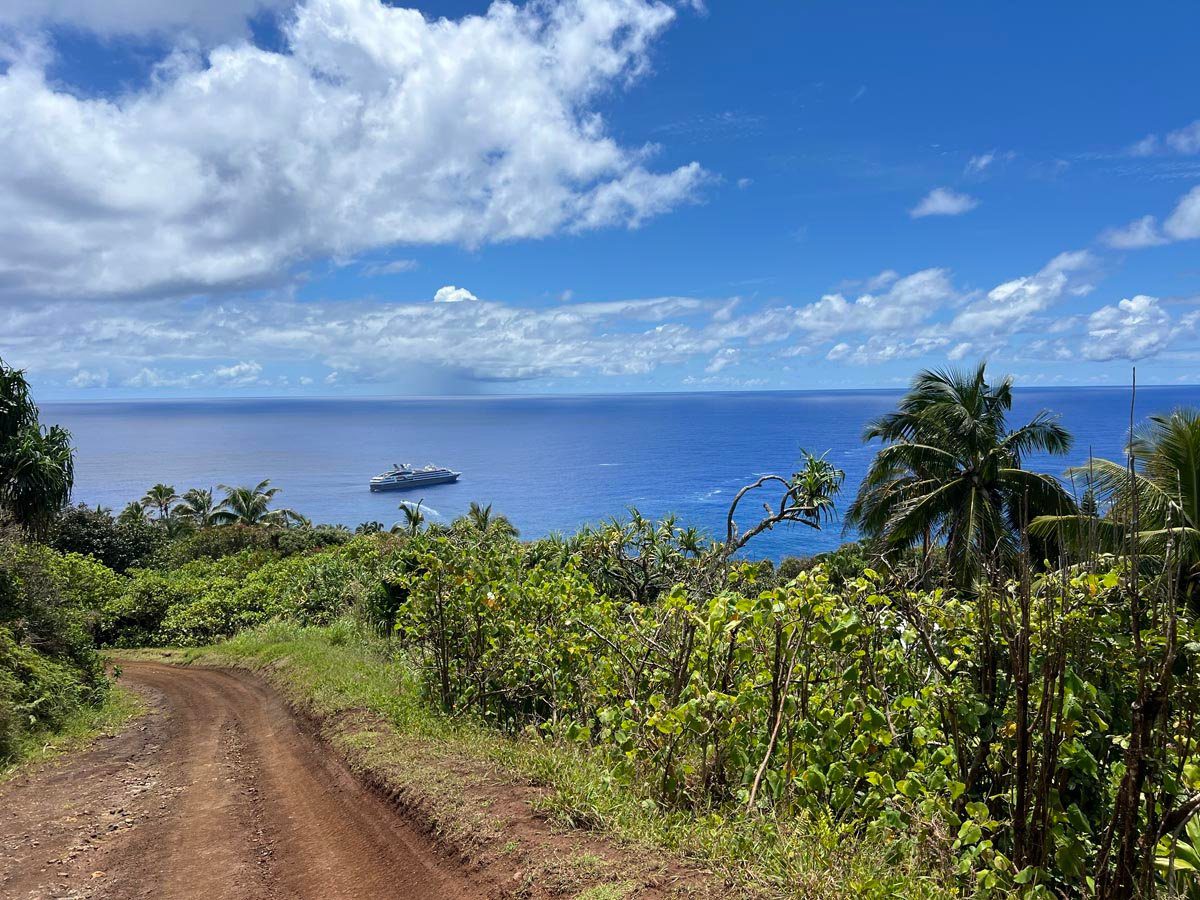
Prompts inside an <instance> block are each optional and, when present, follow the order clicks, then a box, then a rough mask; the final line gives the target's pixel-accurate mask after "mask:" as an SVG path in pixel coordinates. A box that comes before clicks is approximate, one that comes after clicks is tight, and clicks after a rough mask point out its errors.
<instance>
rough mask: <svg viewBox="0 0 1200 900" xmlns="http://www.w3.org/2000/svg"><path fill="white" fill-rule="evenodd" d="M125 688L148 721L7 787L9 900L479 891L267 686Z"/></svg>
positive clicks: (2, 833) (436, 895)
mask: <svg viewBox="0 0 1200 900" xmlns="http://www.w3.org/2000/svg"><path fill="white" fill-rule="evenodd" d="M123 683H125V684H127V685H128V686H130V687H133V688H134V689H135V690H137V691H138V692H139V693H141V694H142V695H143V696H144V697H145V698H146V701H147V702H148V704H149V705H150V708H151V713H150V715H148V716H147V717H145V718H143V719H142V720H140V721H139V722H138V723H135V724H134V725H133V726H132V727H130V728H128V729H126V730H125V731H124V732H122V733H121V734H119V735H116V736H115V737H110V738H106V739H103V740H101V741H100V742H99V743H98V744H97V745H96V746H95V747H93V748H92V749H90V750H88V751H86V752H84V753H81V754H78V755H76V756H73V757H68V758H67V759H65V760H63V761H60V762H57V763H54V764H51V765H50V766H47V767H44V768H41V769H35V770H34V771H33V772H32V773H30V774H29V775H25V776H21V777H20V778H17V779H15V780H14V781H12V782H10V783H9V784H6V785H3V786H0V854H2V858H0V896H2V897H4V898H13V900H17V898H34V897H38V898H41V897H61V898H92V897H95V898H114V900H127V898H150V897H153V898H161V900H182V898H203V900H242V898H255V900H258V898H264V900H265V898H280V900H283V898H313V900H318V898H319V900H335V898H347V900H349V898H354V900H370V898H381V897H398V898H405V900H425V898H429V900H451V898H453V900H459V898H473V897H480V896H483V892H482V891H481V890H479V889H477V888H475V887H473V886H472V885H471V884H470V883H469V882H468V881H467V880H466V879H465V878H464V877H463V876H462V875H461V874H460V873H459V872H458V871H456V869H455V868H454V866H453V865H452V864H450V863H448V862H446V861H445V860H443V859H442V858H440V857H439V856H438V854H437V853H436V852H435V851H434V849H433V848H432V847H431V845H430V843H429V841H428V840H427V839H426V838H425V837H424V836H423V835H421V834H420V833H419V832H417V831H416V830H414V829H413V828H412V827H410V826H408V825H407V824H406V823H405V822H404V820H403V819H402V818H401V817H400V816H399V815H397V814H396V812H395V811H394V810H393V809H392V808H391V807H390V806H388V805H387V804H386V803H385V802H384V801H383V800H381V799H380V798H378V797H376V796H375V795H374V794H372V793H370V792H369V791H367V790H365V789H364V788H362V787H361V786H360V785H359V784H358V782H357V781H355V780H354V778H353V777H352V776H351V775H350V774H349V773H348V772H347V771H346V770H345V768H344V767H343V766H342V765H341V764H340V763H339V762H338V761H337V760H336V759H335V758H334V757H333V756H332V754H331V753H329V751H328V750H326V749H324V748H322V747H321V746H320V745H319V744H318V743H317V742H316V741H315V740H314V739H313V738H311V737H310V736H309V735H308V734H306V733H305V732H304V731H303V730H302V729H301V727H300V726H299V725H298V723H297V722H296V720H295V719H294V718H293V717H292V716H291V714H290V713H289V712H288V710H287V708H286V707H285V705H284V704H283V702H282V701H281V700H280V699H279V697H278V696H277V695H276V694H275V693H274V692H272V691H271V690H270V689H269V688H268V687H267V686H266V685H265V684H263V683H262V682H261V681H259V680H258V679H256V678H253V677H251V676H248V675H242V674H240V673H230V672H224V671H216V670H209V669H188V668H176V667H172V666H166V665H160V664H156V663H128V664H126V665H125V671H124V678H123Z"/></svg>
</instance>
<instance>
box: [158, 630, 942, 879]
mask: <svg viewBox="0 0 1200 900" xmlns="http://www.w3.org/2000/svg"><path fill="white" fill-rule="evenodd" d="M169 658H171V659H173V660H174V661H177V662H197V663H201V664H207V665H232V666H240V667H246V668H250V669H255V670H259V671H262V672H263V673H264V674H266V675H267V677H269V678H270V680H271V681H272V682H273V683H274V684H275V685H276V686H277V687H278V688H279V689H281V690H282V691H283V692H284V693H285V694H287V695H289V696H290V697H291V698H292V699H293V700H294V701H298V702H299V703H301V704H302V705H305V704H306V705H309V706H311V708H312V709H313V710H315V711H316V712H317V713H318V714H320V715H322V716H324V717H331V716H332V717H336V716H339V715H347V714H359V715H361V713H362V712H363V711H366V712H368V713H371V714H374V715H376V716H378V717H381V718H382V719H384V720H386V721H387V723H389V724H390V725H391V726H392V730H393V731H394V732H395V735H396V738H395V739H393V738H392V737H391V736H389V737H388V739H387V746H386V749H383V750H380V749H379V748H380V740H379V738H378V735H377V734H376V733H375V732H373V731H372V729H371V728H370V727H368V728H365V729H359V730H357V731H350V732H347V733H346V735H345V736H344V737H343V738H342V740H343V742H344V744H345V748H346V749H348V750H350V751H352V752H357V753H358V754H359V756H360V759H362V760H364V761H365V762H366V764H367V765H368V766H370V767H373V768H378V769H381V770H383V771H389V770H390V771H392V772H393V773H396V774H397V775H398V777H400V778H401V779H402V781H404V782H406V783H407V784H408V785H409V786H415V787H417V788H418V789H419V790H423V791H425V792H427V793H428V794H429V795H430V796H434V797H438V798H441V800H440V802H441V803H442V804H443V806H445V805H450V806H453V803H454V800H453V798H454V797H455V796H456V794H458V793H461V792H456V791H455V790H454V787H455V786H456V784H462V783H463V780H464V779H470V778H478V777H480V775H479V772H478V768H479V767H478V766H474V767H472V766H471V765H470V764H469V763H470V762H472V761H484V762H485V763H487V764H488V767H489V768H490V769H491V770H492V771H493V772H498V773H500V776H499V777H500V778H508V779H510V780H511V779H514V778H515V779H521V780H527V781H531V782H533V783H535V784H538V785H543V786H545V787H547V788H549V790H548V792H547V793H546V796H545V799H544V800H543V801H541V806H542V811H543V812H545V813H547V814H548V815H549V816H550V817H551V818H552V819H553V820H554V821H555V822H556V823H557V824H559V825H561V826H576V827H584V828H588V829H591V830H594V831H598V832H603V833H605V834H607V835H609V836H610V837H611V838H614V839H616V840H617V841H618V842H619V843H624V844H630V845H634V846H642V847H649V848H656V849H661V850H665V851H669V852H670V853H671V854H673V855H676V856H679V857H684V858H686V859H688V860H690V861H692V862H693V863H696V864H699V866H701V867H703V868H705V869H709V870H712V871H714V872H716V873H717V874H718V875H719V876H723V877H724V878H725V879H726V880H727V881H728V882H729V883H732V884H735V885H739V886H741V887H742V888H744V889H746V890H748V891H749V892H752V893H758V894H766V895H771V896H777V897H785V896H786V897H804V898H830V900H835V898H836V900H842V898H852V897H853V898H858V897H905V898H914V900H920V898H931V900H932V898H942V897H950V896H953V895H954V892H953V890H952V886H951V885H950V884H948V883H945V882H942V881H940V880H938V879H935V878H933V877H931V876H928V875H926V874H922V872H923V867H922V866H921V865H920V864H919V863H918V860H917V850H916V849H915V846H916V841H915V840H914V841H907V840H903V839H901V840H896V839H894V838H893V839H892V840H890V841H888V842H887V843H886V844H883V843H872V842H870V841H867V840H865V839H863V838H861V837H858V836H855V835H851V834H848V833H847V832H846V831H845V830H844V829H841V828H839V827H838V826H837V825H835V824H834V823H830V822H824V821H813V820H811V819H802V818H786V819H785V818H777V817H771V816H764V815H761V814H758V813H752V814H746V813H742V812H741V811H729V810H723V811H721V812H720V813H718V812H708V813H704V814H697V813H694V812H687V811H678V810H674V811H673V810H669V809H665V808H661V807H660V806H659V805H658V804H656V803H655V801H654V799H653V797H652V796H651V794H650V792H649V790H648V789H646V787H645V786H642V785H638V784H636V783H630V782H629V780H627V779H624V778H622V777H621V776H619V775H618V773H617V772H616V771H615V770H614V769H613V768H612V767H611V766H610V765H609V764H608V763H607V761H606V760H605V759H603V758H602V756H601V754H598V753H591V752H588V751H587V750H586V749H585V748H582V747H580V746H578V745H564V744H560V743H556V742H551V741H547V740H544V739H541V738H540V737H538V736H536V735H524V736H520V737H516V738H511V737H506V736H504V735H501V734H500V733H498V732H497V731H495V730H493V729H491V728H488V727H486V726H485V725H481V724H478V723H474V722H471V721H464V720H461V719H451V718H449V717H446V716H444V715H442V714H440V713H439V712H437V711H435V710H433V709H431V708H430V707H429V706H428V705H427V704H426V703H425V702H424V701H423V699H422V697H421V692H420V689H419V683H418V681H417V676H416V673H414V671H413V669H412V668H411V666H410V665H409V664H407V663H406V662H405V661H404V660H403V659H400V658H397V657H396V656H394V655H391V654H388V653H387V652H386V647H385V646H384V645H383V644H382V642H379V641H377V640H373V639H371V638H369V637H367V636H365V635H363V634H362V633H360V632H358V631H357V630H356V629H355V628H354V626H352V625H349V624H345V623H339V624H337V625H334V626H331V627H329V628H302V627H299V626H295V625H289V624H282V623H275V624H271V625H268V626H265V627H263V628H260V629H256V630H252V631H248V632H243V633H242V634H240V635H238V636H237V637H235V638H233V639H232V640H230V641H227V642H225V643H222V644H218V645H216V646H214V647H207V648H198V649H192V650H181V651H174V652H172V653H171V654H170V657H169ZM377 730H378V729H377V728H376V729H375V731H377ZM441 812H442V814H444V817H445V820H444V821H443V822H441V823H439V824H440V827H443V828H445V829H447V830H451V831H457V832H458V833H459V836H460V837H462V838H464V839H467V840H474V841H477V842H478V841H488V840H490V841H493V842H494V845H495V846H496V847H501V845H504V846H510V845H511V842H510V844H509V845H505V840H506V838H507V836H506V835H505V834H504V832H503V823H497V822H494V821H489V820H488V819H487V817H486V814H485V813H481V812H480V811H479V810H465V809H459V810H455V809H453V808H449V809H446V808H443V809H442V811H441ZM456 817H457V825H455V820H456ZM502 852H503V851H502ZM585 863H587V860H586V859H584V858H582V857H580V858H577V859H576V860H575V861H574V862H573V863H572V864H571V865H572V866H573V867H576V868H578V867H579V866H583V865H584V864H585ZM591 874H593V875H595V874H596V873H591ZM620 879H621V874H620V873H612V874H609V875H608V877H607V878H605V879H604V880H605V882H607V883H606V884H601V885H598V886H596V887H593V888H590V889H589V891H587V892H585V894H584V895H582V896H585V897H587V898H588V900H619V898H620V897H622V896H624V893H623V892H626V885H625V884H624V882H623V881H621V880H620Z"/></svg>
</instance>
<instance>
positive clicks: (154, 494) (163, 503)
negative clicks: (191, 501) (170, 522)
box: [142, 482, 179, 522]
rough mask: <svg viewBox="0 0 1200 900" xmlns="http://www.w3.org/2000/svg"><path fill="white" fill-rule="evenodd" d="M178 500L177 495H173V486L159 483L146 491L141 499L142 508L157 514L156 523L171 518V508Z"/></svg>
mask: <svg viewBox="0 0 1200 900" xmlns="http://www.w3.org/2000/svg"><path fill="white" fill-rule="evenodd" d="M178 499H179V495H178V494H177V493H175V487H174V485H169V484H162V483H161V482H160V483H159V484H156V485H155V486H154V487H152V488H150V490H148V491H146V495H145V496H144V497H142V506H144V507H145V508H146V509H152V510H154V511H155V512H156V513H158V516H157V518H158V521H160V522H165V521H167V519H169V518H170V517H171V507H172V506H174V504H175V501H176V500H178Z"/></svg>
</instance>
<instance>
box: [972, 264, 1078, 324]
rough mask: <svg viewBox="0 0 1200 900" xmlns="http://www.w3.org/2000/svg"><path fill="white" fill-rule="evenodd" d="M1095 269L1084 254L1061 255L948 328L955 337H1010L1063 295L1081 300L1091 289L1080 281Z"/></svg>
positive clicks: (997, 292) (974, 306) (979, 302)
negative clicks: (1008, 335) (1007, 335)
mask: <svg viewBox="0 0 1200 900" xmlns="http://www.w3.org/2000/svg"><path fill="white" fill-rule="evenodd" d="M1094 265H1095V259H1094V257H1092V255H1091V254H1090V253H1088V252H1087V251H1086V250H1080V251H1075V252H1071V253H1060V254H1059V255H1058V256H1056V257H1054V259H1052V260H1050V262H1049V263H1047V264H1046V266H1045V267H1043V268H1042V270H1041V271H1040V272H1038V273H1037V274H1036V275H1026V276H1023V277H1021V278H1014V279H1013V280H1011V281H1006V282H1004V283H1003V284H1000V285H997V286H996V287H994V288H992V289H991V290H990V291H988V294H987V296H986V297H985V298H983V299H981V300H977V301H975V302H974V303H971V304H970V305H968V306H967V307H966V308H965V309H963V310H962V312H960V313H959V314H958V315H957V316H955V317H954V319H953V321H952V322H951V323H950V325H949V330H950V331H951V332H952V333H954V334H959V335H964V336H986V335H997V334H1011V333H1012V332H1013V331H1015V330H1017V329H1018V328H1021V327H1022V326H1024V325H1026V324H1028V323H1029V321H1030V320H1031V319H1032V318H1033V317H1034V316H1036V315H1037V314H1039V313H1041V312H1043V311H1045V310H1046V309H1048V308H1049V307H1050V306H1051V305H1052V304H1053V303H1055V302H1057V301H1058V300H1060V299H1061V298H1062V297H1063V296H1064V295H1067V294H1070V295H1072V296H1082V295H1083V294H1086V293H1087V292H1088V291H1089V290H1090V288H1091V286H1090V284H1089V283H1087V282H1086V281H1083V280H1081V277H1082V276H1083V275H1085V274H1086V273H1087V271H1088V270H1090V269H1091V268H1092V267H1094Z"/></svg>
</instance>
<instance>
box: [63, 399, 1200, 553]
mask: <svg viewBox="0 0 1200 900" xmlns="http://www.w3.org/2000/svg"><path fill="white" fill-rule="evenodd" d="M899 396H900V392H898V391H832V392H770V393H766V392H764V393H720V394H716V393H714V394H656V395H645V394H640V395H622V396H591V397H475V398H468V399H431V400H241V399H238V400H190V401H141V402H121V403H115V402H114V403H108V402H105V403H46V404H43V405H42V419H43V421H44V422H47V423H58V424H62V425H65V426H66V427H67V428H69V429H70V430H71V432H72V434H73V435H74V439H75V444H76V446H77V448H78V453H77V461H76V489H75V500H77V501H84V502H86V503H89V504H97V503H99V504H103V505H105V506H110V507H113V508H114V509H118V510H119V509H120V508H121V507H122V506H124V505H125V504H126V503H128V502H129V501H130V500H133V499H136V498H138V497H140V496H141V495H142V494H143V493H144V492H145V490H146V489H147V488H148V487H149V486H150V485H152V484H154V483H155V482H159V481H163V482H166V483H168V484H172V485H174V486H175V487H176V489H178V490H179V492H180V493H182V492H183V491H184V490H186V489H187V488H189V487H210V486H211V487H214V488H215V486H216V485H218V484H221V483H224V484H254V483H256V482H258V481H260V480H261V479H263V478H270V479H271V481H272V483H273V484H276V485H278V486H280V487H281V488H283V492H282V494H281V495H280V502H281V503H282V504H283V505H287V506H290V507H292V508H294V509H296V510H298V511H300V512H302V513H304V514H305V515H307V516H309V517H310V518H311V519H313V520H314V521H317V522H330V523H341V524H345V525H350V526H354V525H357V524H358V523H360V522H363V521H369V520H378V521H381V522H383V523H385V524H386V525H388V526H390V525H391V524H392V523H393V522H395V521H396V520H397V519H398V518H399V513H398V510H397V504H398V502H399V501H400V499H401V498H404V499H409V500H412V501H416V500H418V499H423V500H424V507H425V509H426V511H427V513H428V514H429V516H430V517H431V518H433V519H446V520H448V519H452V518H454V517H455V516H457V515H460V514H461V513H463V512H464V511H465V510H466V508H467V505H468V503H469V502H470V501H472V500H478V501H480V502H483V503H492V504H493V505H494V508H495V510H496V511H497V512H502V513H504V514H505V515H507V516H508V517H509V518H510V519H512V520H513V522H514V523H515V524H516V525H517V526H518V527H519V528H520V530H521V534H522V536H523V537H528V538H534V537H539V536H542V535H545V534H547V533H549V532H552V531H559V532H563V533H569V532H572V531H574V530H575V529H577V528H578V527H579V526H580V525H583V524H585V523H589V522H593V523H594V522H599V521H601V520H604V519H607V518H611V517H613V516H620V515H622V514H623V512H624V511H625V509H626V508H627V507H630V506H636V507H637V508H638V509H639V510H641V512H642V513H643V514H644V515H648V516H655V517H658V516H662V515H665V514H667V513H672V512H673V513H676V514H678V516H679V519H680V521H681V523H683V524H690V525H696V526H697V527H700V528H702V529H704V530H706V531H708V532H709V533H710V534H720V533H722V532H723V528H724V519H725V512H726V510H727V508H728V505H729V502H730V500H731V499H732V497H733V495H734V494H735V493H736V492H737V490H738V488H740V487H741V486H742V485H744V484H746V483H748V482H751V481H753V480H754V479H755V478H756V477H757V475H758V474H760V473H766V472H780V473H784V474H786V473H789V472H791V471H792V469H793V466H794V464H795V462H796V460H797V457H798V455H799V448H801V447H806V448H808V449H810V450H812V451H813V452H816V453H824V452H826V451H828V453H829V459H831V460H832V461H833V462H834V463H836V464H837V465H838V466H839V467H841V468H843V469H845V471H846V488H845V491H844V494H843V500H844V502H848V501H849V498H851V497H852V496H853V494H854V491H855V489H856V488H857V486H858V483H859V481H860V479H861V478H862V475H863V473H864V471H865V470H866V467H867V465H868V463H869V462H870V459H871V456H872V454H873V453H874V451H875V447H874V445H870V446H868V445H864V444H863V443H862V441H861V438H860V436H861V433H862V430H863V426H864V425H865V424H866V422H867V421H868V420H870V419H871V418H873V417H875V416H877V415H879V414H881V413H884V412H886V411H888V410H889V409H891V408H893V406H894V405H895V402H896V400H897V398H898V397H899ZM1179 405H1200V386H1185V387H1153V388H1140V389H1139V391H1138V398H1137V415H1138V418H1139V420H1140V419H1142V418H1144V417H1145V416H1147V415H1150V414H1152V413H1156V412H1166V411H1169V410H1170V409H1172V408H1173V407H1175V406H1179ZM1040 409H1049V410H1052V411H1054V412H1057V413H1059V414H1061V416H1062V420H1063V422H1064V424H1066V426H1067V427H1068V428H1070V430H1071V431H1072V432H1073V433H1074V435H1075V440H1076V443H1075V449H1074V451H1073V452H1072V453H1071V454H1070V456H1069V457H1066V458H1054V459H1031V460H1028V461H1027V465H1028V466H1029V467H1030V468H1035V469H1040V470H1042V471H1048V472H1053V473H1055V474H1060V473H1061V472H1062V470H1063V469H1064V468H1066V467H1067V466H1068V465H1072V464H1077V463H1084V462H1086V461H1087V458H1088V453H1089V449H1090V450H1091V452H1093V453H1094V454H1095V455H1096V456H1108V457H1110V458H1120V457H1121V453H1122V448H1123V446H1124V442H1125V440H1126V435H1127V432H1128V421H1129V391H1128V390H1127V389H1115V388H1114V389H1110V388H1068V389H1063V388H1056V389H1025V390H1019V391H1018V392H1017V395H1016V401H1015V403H1014V410H1013V414H1012V418H1011V422H1012V424H1014V425H1015V424H1018V423H1023V422H1024V421H1026V420H1028V418H1029V417H1030V416H1032V415H1033V414H1034V413H1036V412H1037V411H1038V410H1040ZM394 462H410V463H413V464H416V465H423V464H425V463H427V462H434V463H437V464H439V465H445V466H449V467H450V468H453V469H456V470H458V471H461V472H462V473H463V477H462V479H461V480H460V481H459V482H458V483H457V484H452V485H439V486H434V487H428V488H425V489H423V490H420V491H417V492H408V493H406V494H395V493H383V494H372V493H370V492H369V491H368V490H367V480H368V479H369V478H370V477H371V476H372V475H374V474H376V473H378V472H380V471H383V470H384V469H386V468H387V467H388V466H389V465H390V464H392V463H394ZM843 505H844V503H843ZM742 507H743V509H744V510H745V511H746V512H745V514H744V516H740V517H739V518H744V519H746V520H749V519H751V518H752V516H753V514H754V512H755V510H756V509H758V508H759V507H757V506H756V505H755V504H752V503H750V502H749V500H747V501H743V504H742ZM846 539H847V538H846V537H845V536H843V534H842V530H841V525H840V523H837V524H834V525H832V526H829V527H827V528H826V529H825V530H823V531H821V532H816V531H813V530H811V529H809V528H805V527H801V526H793V527H789V528H784V529H780V530H777V531H775V532H773V533H769V534H765V535H763V536H761V537H760V538H758V539H756V541H755V542H754V543H752V544H751V545H750V546H749V547H748V548H747V551H748V555H751V556H756V557H772V558H779V557H782V556H786V555H792V554H800V555H803V554H810V553H815V552H818V551H821V550H826V549H830V548H832V547H835V546H837V545H838V544H839V543H841V542H843V541H844V540H846Z"/></svg>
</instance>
